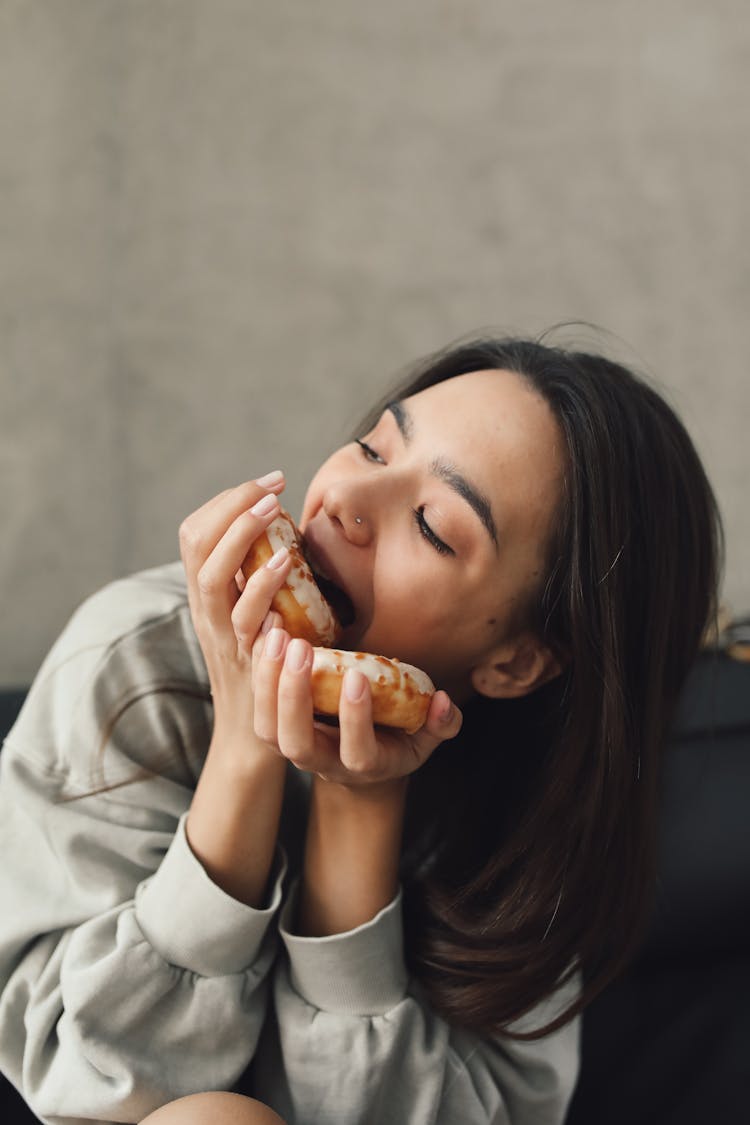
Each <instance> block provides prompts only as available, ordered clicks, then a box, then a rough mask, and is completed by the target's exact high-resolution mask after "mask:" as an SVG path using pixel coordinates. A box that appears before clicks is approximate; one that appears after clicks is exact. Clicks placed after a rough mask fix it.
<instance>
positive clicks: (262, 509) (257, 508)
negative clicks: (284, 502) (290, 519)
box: [250, 492, 279, 516]
mask: <svg viewBox="0 0 750 1125" xmlns="http://www.w3.org/2000/svg"><path fill="white" fill-rule="evenodd" d="M278 506H279V502H278V500H277V499H276V497H275V496H274V495H273V493H272V492H271V493H269V494H268V495H267V496H264V497H263V498H262V499H261V500H259V501H258V503H257V504H254V505H253V506H252V508H251V509H250V511H251V512H252V514H253V515H254V516H269V515H270V514H271V512H272V511H273V510H274V508H278Z"/></svg>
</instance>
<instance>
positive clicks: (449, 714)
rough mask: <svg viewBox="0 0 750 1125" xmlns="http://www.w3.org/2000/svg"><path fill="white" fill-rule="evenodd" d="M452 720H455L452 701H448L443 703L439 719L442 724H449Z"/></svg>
mask: <svg viewBox="0 0 750 1125" xmlns="http://www.w3.org/2000/svg"><path fill="white" fill-rule="evenodd" d="M452 718H453V704H452V703H451V701H450V699H446V700H445V702H444V703H443V709H442V710H441V712H440V714H439V715H438V719H439V721H440V722H441V723H449V722H450V720H451V719H452Z"/></svg>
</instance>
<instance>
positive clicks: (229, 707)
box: [180, 473, 291, 907]
mask: <svg viewBox="0 0 750 1125" xmlns="http://www.w3.org/2000/svg"><path fill="white" fill-rule="evenodd" d="M283 488H284V478H283V475H282V474H281V473H275V474H269V475H268V476H267V477H262V478H261V479H260V480H257V481H248V482H247V483H246V484H241V485H239V486H238V487H237V488H230V489H228V490H227V491H226V492H222V493H220V495H219V496H215V497H214V498H213V500H209V501H208V503H206V504H204V505H203V506H202V507H201V508H199V509H198V510H197V511H196V512H194V513H193V514H192V515H191V516H188V517H187V519H186V520H184V522H183V523H182V526H181V527H180V551H181V554H182V561H183V564H184V566H185V573H186V575H187V586H188V600H189V603H190V612H191V615H192V618H193V624H194V626H195V631H196V633H197V634H198V640H199V641H200V645H201V648H202V650H203V655H204V657H205V660H206V666H207V668H208V676H209V681H210V684H211V694H212V696H213V703H214V728H213V734H212V736H211V745H210V746H209V748H208V754H207V755H206V760H205V762H204V765H203V769H202V771H201V775H200V777H199V778H198V784H197V786H196V789H195V793H194V794H193V799H192V802H191V805H190V810H189V813H188V818H187V824H186V834H187V840H188V843H189V845H190V848H191V850H192V852H193V854H194V855H195V856H196V858H197V859H198V861H199V862H200V863H201V864H202V866H203V868H204V870H205V871H206V873H207V874H208V876H209V878H210V879H212V880H213V882H214V883H216V884H217V886H219V887H221V888H222V889H223V890H224V891H226V893H227V894H229V895H231V896H232V897H233V898H235V899H237V900H239V901H240V902H244V903H247V904H248V905H249V906H255V907H257V906H260V905H261V904H262V903H263V902H264V901H265V898H266V894H267V887H268V880H269V873H270V870H271V864H272V861H273V855H274V848H275V846H276V837H277V835H278V829H279V817H280V815H281V804H282V799H283V793H284V777H285V765H286V763H285V762H284V759H283V758H282V757H280V756H279V755H275V754H272V753H269V749H268V746H267V745H265V744H264V743H263V742H261V741H260V739H258V738H257V736H256V735H255V732H254V729H253V711H254V697H253V688H252V659H253V658H252V649H253V644H254V642H255V640H256V639H257V637H258V634H259V632H260V630H261V626H262V625H263V622H264V620H265V619H266V618H268V619H269V621H270V620H272V619H273V617H274V615H273V614H269V609H270V606H271V601H272V599H273V596H274V594H275V593H276V591H277V590H278V589H279V587H280V586H281V585H282V583H283V582H284V580H285V578H286V577H287V576H288V574H289V569H290V566H291V562H290V559H289V554H288V552H287V553H286V554H283V553H282V554H280V556H277V557H276V559H275V560H269V562H268V563H266V565H265V566H262V567H260V569H259V570H257V571H255V572H254V573H253V575H252V576H251V577H250V578H249V579H248V580H247V582H245V581H244V579H243V578H242V573H241V567H242V563H243V561H244V559H245V557H246V555H247V553H248V550H249V549H250V546H251V544H252V543H253V542H254V541H255V540H256V539H257V538H258V536H259V535H260V534H261V533H262V532H263V531H265V529H266V528H267V527H268V525H269V523H270V522H271V521H272V520H273V519H274V517H275V516H276V515H278V512H279V502H278V498H277V497H278V494H279V493H280V492H282V491H283ZM272 563H273V565H272Z"/></svg>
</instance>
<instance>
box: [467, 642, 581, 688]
mask: <svg viewBox="0 0 750 1125" xmlns="http://www.w3.org/2000/svg"><path fill="white" fill-rule="evenodd" d="M561 671H562V665H561V663H560V661H559V660H558V658H557V657H556V656H555V655H554V653H553V652H552V651H551V649H549V648H548V647H547V646H546V645H545V644H544V643H543V642H542V641H540V640H538V639H537V638H536V637H533V636H528V635H526V636H523V637H520V638H518V639H516V640H515V641H514V642H512V643H511V644H508V645H502V646H501V647H499V648H497V649H494V650H493V651H492V652H491V653H489V654H488V655H487V657H486V658H485V659H484V660H483V661H482V662H481V663H480V664H477V665H476V667H475V668H473V669H472V672H471V683H472V686H473V688H474V690H475V691H476V692H478V693H479V694H480V695H486V696H488V697H489V698H490V699H518V698H519V697H520V696H522V695H529V693H530V692H532V691H535V690H536V688H538V687H541V686H542V684H546V683H547V682H548V680H551V679H554V677H555V676H558V675H559V674H560V672H561Z"/></svg>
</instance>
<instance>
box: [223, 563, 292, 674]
mask: <svg viewBox="0 0 750 1125" xmlns="http://www.w3.org/2000/svg"><path fill="white" fill-rule="evenodd" d="M291 568H292V557H291V555H290V554H289V551H288V549H287V548H286V547H280V548H279V550H278V551H277V552H276V553H275V554H274V555H272V556H271V558H270V559H268V561H267V562H265V563H264V564H263V566H261V567H259V568H258V570H256V571H254V572H253V574H251V575H250V577H249V578H248V580H247V582H246V583H245V589H244V590H243V591H242V593H241V594H240V595H239V597H238V598H237V600H236V601H235V604H234V607H233V608H232V613H231V620H232V628H233V630H234V635H235V637H236V639H237V643H238V645H239V646H240V648H241V649H243V650H244V651H245V652H247V653H250V652H251V650H252V648H253V645H254V643H255V639H256V637H257V636H258V634H259V632H260V630H261V628H262V626H263V624H264V622H265V620H266V618H267V617H268V615H269V612H270V606H271V602H272V601H273V598H274V595H275V594H277V593H278V592H279V590H280V589H281V587H282V586H283V585H284V583H285V582H286V580H287V578H288V577H289V572H290V570H291ZM276 617H278V622H276V624H277V625H281V624H282V621H281V617H280V615H279V614H276ZM270 628H272V624H271V623H270V622H269V625H268V627H267V628H266V632H268V631H269V630H270Z"/></svg>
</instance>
